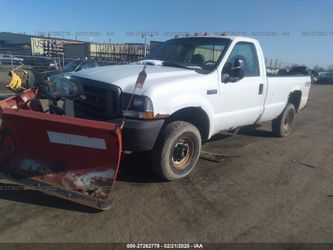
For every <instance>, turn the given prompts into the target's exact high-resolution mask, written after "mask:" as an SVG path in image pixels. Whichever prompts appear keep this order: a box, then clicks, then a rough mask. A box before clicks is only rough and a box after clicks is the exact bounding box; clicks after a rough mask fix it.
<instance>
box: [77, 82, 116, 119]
mask: <svg viewBox="0 0 333 250" xmlns="http://www.w3.org/2000/svg"><path fill="white" fill-rule="evenodd" d="M71 80H72V81H73V82H75V83H76V84H77V85H78V86H79V87H78V88H79V89H81V91H80V92H81V96H84V97H85V98H81V97H80V98H77V99H76V100H75V101H74V113H75V116H76V117H80V118H86V119H94V120H108V119H112V118H114V117H116V116H119V115H120V95H121V90H120V88H119V87H117V86H115V85H112V84H108V83H104V82H99V81H94V80H89V79H84V78H79V77H71Z"/></svg>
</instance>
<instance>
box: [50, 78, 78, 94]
mask: <svg viewBox="0 0 333 250" xmlns="http://www.w3.org/2000/svg"><path fill="white" fill-rule="evenodd" d="M50 92H51V94H52V96H53V97H55V98H61V97H65V98H69V99H72V98H75V97H77V96H78V88H77V86H76V84H75V83H73V82H71V81H69V80H67V79H64V78H57V79H54V80H53V82H52V83H51V86H50Z"/></svg>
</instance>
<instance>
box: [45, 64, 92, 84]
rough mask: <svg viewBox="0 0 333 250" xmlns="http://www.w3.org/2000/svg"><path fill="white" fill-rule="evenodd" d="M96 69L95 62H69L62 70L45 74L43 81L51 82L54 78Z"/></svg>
mask: <svg viewBox="0 0 333 250" xmlns="http://www.w3.org/2000/svg"><path fill="white" fill-rule="evenodd" d="M94 67H98V63H97V61H96V60H71V61H69V62H67V64H66V65H65V67H64V68H63V69H62V70H53V71H50V72H47V73H46V74H45V79H47V80H49V81H53V80H54V79H56V78H61V77H65V76H66V75H67V74H68V73H69V72H77V71H80V70H82V69H89V68H94Z"/></svg>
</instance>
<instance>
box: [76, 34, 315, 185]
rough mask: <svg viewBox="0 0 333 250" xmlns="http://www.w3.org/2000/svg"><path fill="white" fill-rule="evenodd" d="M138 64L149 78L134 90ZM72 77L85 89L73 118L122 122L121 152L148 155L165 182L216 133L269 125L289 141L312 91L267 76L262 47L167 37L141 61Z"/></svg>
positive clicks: (180, 173)
mask: <svg viewBox="0 0 333 250" xmlns="http://www.w3.org/2000/svg"><path fill="white" fill-rule="evenodd" d="M143 66H146V69H145V70H146V74H147V78H146V81H145V83H144V85H143V87H142V88H136V87H135V85H134V83H135V81H136V78H137V75H138V73H139V72H140V71H141V70H142V68H143ZM69 79H70V81H72V82H75V83H78V84H79V85H80V86H81V88H82V91H83V93H82V94H81V95H80V97H79V98H77V99H75V100H74V101H73V103H72V106H73V111H74V115H75V117H79V118H85V119H90V120H91V119H92V120H101V121H107V122H112V123H116V124H120V123H121V121H122V117H123V116H124V117H125V121H126V122H125V126H124V128H123V130H122V138H123V148H124V149H125V150H129V151H152V165H153V168H154V170H155V171H156V172H157V173H158V174H159V175H160V176H161V177H163V178H165V179H167V180H174V179H179V178H183V177H185V176H187V175H188V174H189V173H190V172H191V171H192V170H193V168H194V166H195V165H196V163H197V161H198V158H199V155H200V150H201V145H202V143H203V142H204V141H207V140H209V139H210V138H211V137H212V136H213V135H215V134H217V133H219V132H220V131H225V130H233V129H236V128H239V127H242V126H246V125H252V124H256V123H262V122H267V121H271V120H272V121H273V122H272V130H273V132H274V133H275V134H276V135H277V136H280V137H284V136H288V135H289V134H290V133H291V131H292V128H293V126H294V120H295V115H296V113H298V112H299V111H300V110H301V109H303V108H304V106H305V105H306V103H307V100H308V95H309V90H310V85H311V79H310V77H308V76H298V77H290V76H288V77H267V74H266V67H265V59H264V55H263V52H262V49H261V47H260V44H259V42H258V41H257V40H255V39H251V38H245V37H233V36H222V37H206V36H203V37H184V38H175V39H171V40H169V41H166V42H164V43H163V44H162V45H161V46H160V47H158V48H157V49H155V50H154V51H152V53H151V54H150V55H149V56H147V57H146V58H145V59H144V60H142V61H139V62H135V63H131V64H128V65H115V66H105V67H98V68H92V69H87V70H82V71H79V72H76V73H73V74H71V76H70V78H69ZM133 93H134V95H133V96H132V94H133ZM129 102H130V105H128V104H129ZM126 107H129V108H128V109H126Z"/></svg>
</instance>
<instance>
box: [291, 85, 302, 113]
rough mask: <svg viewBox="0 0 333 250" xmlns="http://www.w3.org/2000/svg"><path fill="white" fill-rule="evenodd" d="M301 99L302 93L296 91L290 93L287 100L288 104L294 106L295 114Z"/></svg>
mask: <svg viewBox="0 0 333 250" xmlns="http://www.w3.org/2000/svg"><path fill="white" fill-rule="evenodd" d="M301 98H302V92H301V91H300V90H296V91H294V92H292V93H290V95H289V98H288V103H291V104H294V106H295V109H296V112H297V111H298V109H299V106H300V104H301Z"/></svg>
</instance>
